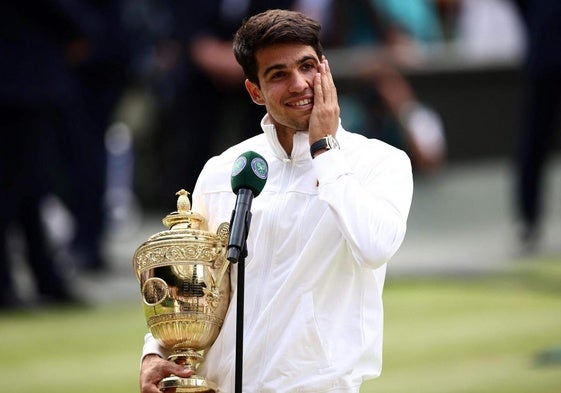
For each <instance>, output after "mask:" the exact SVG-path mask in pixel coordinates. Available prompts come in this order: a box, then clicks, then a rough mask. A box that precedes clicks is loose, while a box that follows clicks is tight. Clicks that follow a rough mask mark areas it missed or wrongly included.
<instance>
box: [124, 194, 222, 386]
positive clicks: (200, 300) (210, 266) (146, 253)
mask: <svg viewBox="0 0 561 393" xmlns="http://www.w3.org/2000/svg"><path fill="white" fill-rule="evenodd" d="M177 195H179V197H178V199H177V211H176V212H173V213H171V214H168V215H167V216H166V217H165V218H164V219H163V220H162V222H163V223H164V225H166V226H167V227H168V228H169V230H166V231H162V232H159V233H156V234H154V235H152V236H151V237H149V238H148V240H147V241H145V242H144V243H143V244H141V245H140V246H139V247H138V248H137V250H136V252H135V254H134V257H133V265H134V270H135V273H136V277H137V279H138V281H139V283H140V292H141V295H142V301H143V308H144V314H145V317H146V323H147V326H148V329H149V330H150V332H151V333H152V335H153V336H154V338H155V339H156V340H157V341H158V342H159V343H160V345H162V346H163V347H165V348H167V349H169V350H170V351H171V355H170V356H169V357H168V360H170V361H173V362H175V363H178V364H181V365H183V366H184V367H185V368H187V369H190V370H192V371H193V375H192V376H191V377H189V378H180V377H177V376H174V375H172V376H170V377H168V378H164V379H163V380H162V381H161V383H160V385H159V388H160V389H161V390H164V389H167V388H175V389H176V392H177V393H182V392H216V391H217V387H216V384H215V383H214V382H212V381H209V380H208V379H206V378H205V377H203V376H201V375H197V373H196V369H197V365H198V364H199V363H200V362H201V361H203V360H204V352H205V351H206V350H207V349H208V348H210V346H211V345H212V344H213V343H214V341H215V340H216V337H217V336H218V333H219V332H220V328H221V327H222V323H223V321H224V317H225V315H226V311H227V309H228V303H229V296H230V265H229V262H228V260H227V259H226V248H227V245H228V233H229V224H228V223H227V222H224V223H222V224H220V225H219V227H218V229H217V232H216V233H211V232H209V231H208V230H207V227H206V219H205V218H204V217H203V216H202V215H200V214H198V213H196V212H193V211H191V210H190V209H191V205H190V202H189V198H188V193H187V191H185V190H180V191H178V192H177Z"/></svg>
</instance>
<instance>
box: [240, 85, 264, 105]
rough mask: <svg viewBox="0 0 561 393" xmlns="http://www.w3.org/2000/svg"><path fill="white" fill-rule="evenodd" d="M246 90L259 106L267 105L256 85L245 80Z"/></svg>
mask: <svg viewBox="0 0 561 393" xmlns="http://www.w3.org/2000/svg"><path fill="white" fill-rule="evenodd" d="M245 88H246V90H247V92H248V93H249V96H250V97H251V99H252V100H253V102H255V103H256V104H257V105H265V100H264V99H263V96H262V95H261V89H259V86H257V85H256V84H255V83H253V82H251V81H250V80H249V79H246V80H245Z"/></svg>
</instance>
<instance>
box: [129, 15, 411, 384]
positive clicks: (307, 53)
mask: <svg viewBox="0 0 561 393" xmlns="http://www.w3.org/2000/svg"><path fill="white" fill-rule="evenodd" d="M319 31H320V25H319V23H317V22H316V21H314V20H312V19H309V18H307V17H306V16H304V15H303V14H301V13H297V12H293V11H284V10H271V11H267V12H264V13H261V14H258V15H256V16H254V17H252V18H250V19H248V20H247V21H246V22H244V24H243V25H242V26H241V27H240V29H239V30H238V32H237V33H236V35H235V38H234V53H235V55H236V59H237V61H238V62H239V63H240V64H241V65H242V67H243V69H244V72H245V74H246V77H247V80H246V82H245V87H246V89H247V91H248V92H249V95H250V96H251V99H252V100H253V101H254V102H255V103H256V104H258V105H264V106H265V108H266V110H267V114H266V115H265V117H264V118H263V120H262V122H261V127H262V129H263V133H262V134H261V135H258V136H255V137H253V138H250V139H248V140H246V141H244V142H242V143H240V144H238V145H235V146H233V147H231V148H230V149H228V150H226V151H225V152H224V153H222V154H221V155H220V156H217V157H214V158H212V159H211V160H209V161H208V163H207V164H206V165H205V167H204V169H203V171H202V172H201V175H200V177H199V179H198V181H197V185H196V187H195V190H194V193H193V210H195V211H197V212H199V213H201V214H203V215H204V216H205V217H207V218H208V220H209V222H208V224H209V229H210V230H214V229H215V228H216V227H217V226H218V225H219V223H221V222H224V221H229V219H230V215H231V212H232V209H233V207H234V204H235V198H236V196H235V194H234V193H233V192H232V191H231V186H230V172H231V169H232V165H233V163H234V161H235V159H236V158H237V157H238V156H239V155H240V154H242V153H244V152H246V151H248V150H252V151H255V152H258V153H259V154H261V155H263V156H264V157H265V159H266V160H267V162H268V164H269V178H268V180H267V183H266V185H265V188H264V189H263V191H262V192H261V194H260V195H259V197H257V198H256V199H255V200H254V201H253V208H252V214H253V217H252V223H251V231H250V233H249V237H248V241H247V244H248V253H249V255H248V258H247V259H246V281H245V315H244V351H243V353H244V364H243V373H244V374H243V375H244V377H243V382H244V385H243V391H244V392H260V393H264V392H271V393H272V392H274V393H279V392H296V391H298V392H315V393H317V392H328V391H329V392H358V391H359V389H360V385H361V383H362V382H363V381H364V380H366V379H369V378H374V377H376V376H378V375H379V374H380V371H381V353H382V325H383V312H382V298H381V297H382V288H383V285H384V278H385V272H386V262H387V261H388V260H389V259H390V257H391V256H392V255H393V254H394V253H395V252H396V251H397V249H398V248H399V246H400V244H401V242H402V240H403V238H404V236H405V229H406V220H407V215H408V213H409V207H410V204H411V196H412V190H413V184H412V183H413V182H412V174H411V165H410V162H409V159H408V158H407V156H406V155H405V153H403V152H402V151H400V150H397V149H395V148H393V147H391V146H389V145H386V144H385V143H383V142H380V141H377V140H369V139H366V138H365V137H364V136H362V135H359V134H353V133H350V132H348V131H346V130H345V129H343V127H342V126H341V124H340V120H339V105H338V103H337V92H336V89H335V85H334V83H333V79H332V76H331V72H330V69H329V63H328V61H327V60H326V59H325V57H324V56H323V54H322V47H321V44H320V42H319V38H318V36H319ZM334 138H336V139H337V141H338V144H339V145H340V148H338V147H337V146H332V147H331V148H330V145H328V144H327V141H326V139H329V140H330V142H333V139H334ZM232 279H233V280H234V281H235V280H236V266H234V268H233V271H232ZM233 287H234V288H235V287H236V286H235V285H234V286H233ZM232 299H236V294H235V293H234V294H233V295H232ZM235 319H236V310H235V301H234V302H233V303H232V304H231V305H230V308H229V311H228V314H227V315H226V318H225V321H224V325H223V327H222V330H221V332H220V334H219V336H218V338H217V340H216V342H215V343H214V345H213V346H212V347H211V348H210V350H209V351H208V353H207V354H206V360H205V362H204V363H203V364H201V366H200V367H199V370H198V371H199V372H200V374H201V375H204V376H206V377H208V378H209V379H210V380H213V381H216V382H217V383H218V385H219V389H220V391H221V392H233V386H234V383H235V381H234V371H235V335H236V334H235ZM143 355H144V358H143V361H142V369H141V375H140V382H141V388H142V392H143V393H148V392H157V391H158V390H157V383H158V381H160V380H161V379H162V378H164V377H166V376H168V375H169V374H170V373H174V374H176V375H179V376H188V375H189V373H188V372H185V371H182V368H181V367H179V366H177V365H174V364H172V363H170V362H169V361H167V360H164V358H165V356H166V355H167V353H166V351H165V350H164V349H163V348H160V347H158V345H157V343H156V342H155V340H154V339H153V338H152V337H151V336H150V335H147V337H146V344H145V346H144V353H143Z"/></svg>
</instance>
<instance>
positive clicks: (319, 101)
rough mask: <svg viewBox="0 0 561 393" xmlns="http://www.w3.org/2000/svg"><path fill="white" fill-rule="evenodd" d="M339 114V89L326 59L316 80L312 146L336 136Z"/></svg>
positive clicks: (310, 131)
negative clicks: (325, 138) (324, 138)
mask: <svg viewBox="0 0 561 393" xmlns="http://www.w3.org/2000/svg"><path fill="white" fill-rule="evenodd" d="M339 114H340V110H339V102H338V100H337V89H336V88H335V83H334V82H333V76H332V75H331V70H330V69H329V63H328V62H327V59H326V58H325V57H324V58H323V59H322V62H321V63H320V64H319V65H318V73H317V75H316V76H315V78H314V108H313V109H312V115H311V116H310V125H309V127H308V131H309V136H310V145H311V144H312V143H314V142H315V141H317V140H319V139H321V138H323V137H325V136H327V135H328V134H329V135H333V136H335V133H336V132H337V127H338V126H339Z"/></svg>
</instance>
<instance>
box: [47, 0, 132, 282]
mask: <svg viewBox="0 0 561 393" xmlns="http://www.w3.org/2000/svg"><path fill="white" fill-rule="evenodd" d="M63 4H64V2H63ZM69 4H70V5H69V6H67V8H68V9H69V13H71V15H72V17H73V18H74V19H75V20H76V21H77V22H76V23H77V24H78V25H79V26H80V28H81V30H82V31H83V35H82V37H80V39H78V40H74V41H73V42H72V43H71V44H70V45H69V46H68V47H67V49H66V61H67V70H68V73H69V77H70V80H71V84H70V88H69V91H68V94H66V95H65V96H64V99H63V100H62V101H61V119H60V123H59V125H58V127H57V133H58V139H57V143H58V151H57V154H56V158H57V162H56V164H55V165H56V168H57V170H58V172H57V173H58V176H57V177H56V178H55V180H56V187H57V192H58V194H59V195H60V196H61V197H62V200H63V201H64V202H65V204H66V205H67V206H68V207H69V209H70V212H71V213H72V216H73V218H74V222H75V233H74V236H73V239H72V241H71V244H70V245H69V247H68V248H67V250H65V252H63V253H61V254H62V256H63V258H62V259H63V262H64V263H67V264H70V265H72V266H73V267H74V268H76V269H79V270H82V271H88V272H102V271H104V270H106V269H107V268H108V263H107V261H106V260H105V258H104V255H103V236H104V233H105V230H106V224H107V216H108V214H107V205H106V196H107V194H106V191H107V189H106V188H107V187H106V185H107V169H108V160H107V158H108V155H107V150H106V143H105V142H106V136H107V133H108V129H109V126H110V125H111V124H112V122H113V120H114V117H113V116H114V113H115V110H116V108H117V105H118V103H119V102H120V99H121V96H122V95H123V92H124V89H125V88H126V86H127V85H128V83H129V82H130V81H129V74H128V71H129V63H130V56H131V54H130V44H129V38H130V37H129V36H128V32H127V31H126V29H125V25H124V23H123V11H124V4H125V0H80V1H74V2H71V3H69Z"/></svg>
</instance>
